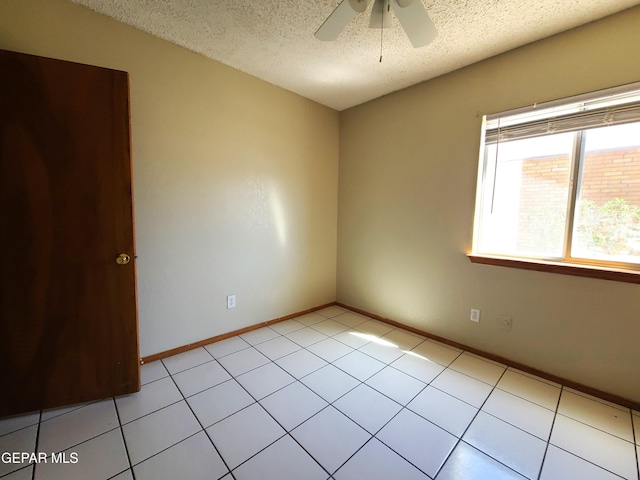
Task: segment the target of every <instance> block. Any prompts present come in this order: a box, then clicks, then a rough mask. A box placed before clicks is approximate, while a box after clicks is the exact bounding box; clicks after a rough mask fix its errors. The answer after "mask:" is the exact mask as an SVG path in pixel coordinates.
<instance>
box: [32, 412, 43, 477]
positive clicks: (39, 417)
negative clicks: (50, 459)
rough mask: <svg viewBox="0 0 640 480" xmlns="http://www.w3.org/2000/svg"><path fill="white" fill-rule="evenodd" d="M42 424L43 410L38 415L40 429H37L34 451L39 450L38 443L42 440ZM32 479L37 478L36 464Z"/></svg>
mask: <svg viewBox="0 0 640 480" xmlns="http://www.w3.org/2000/svg"><path fill="white" fill-rule="evenodd" d="M41 425H42V410H40V413H39V415H38V430H37V431H36V442H35V444H34V445H33V451H34V453H35V452H37V451H38V443H39V442H40V426H41ZM31 480H36V465H34V466H33V470H32V471H31Z"/></svg>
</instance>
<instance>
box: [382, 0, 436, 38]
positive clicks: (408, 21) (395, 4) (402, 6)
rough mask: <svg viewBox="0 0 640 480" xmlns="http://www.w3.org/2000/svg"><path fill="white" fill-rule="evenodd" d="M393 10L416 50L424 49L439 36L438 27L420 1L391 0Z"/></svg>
mask: <svg viewBox="0 0 640 480" xmlns="http://www.w3.org/2000/svg"><path fill="white" fill-rule="evenodd" d="M391 8H392V9H393V13H395V14H396V17H398V20H399V21H400V25H402V28H404V31H405V32H406V33H407V37H409V40H410V41H411V44H412V45H413V46H414V48H420V47H424V46H425V45H428V44H429V43H431V41H432V40H433V39H434V38H436V36H438V31H437V30H436V26H435V25H434V24H433V22H432V21H431V18H429V14H428V13H427V11H426V10H425V9H424V7H423V6H422V2H421V1H420V0H413V1H408V0H391Z"/></svg>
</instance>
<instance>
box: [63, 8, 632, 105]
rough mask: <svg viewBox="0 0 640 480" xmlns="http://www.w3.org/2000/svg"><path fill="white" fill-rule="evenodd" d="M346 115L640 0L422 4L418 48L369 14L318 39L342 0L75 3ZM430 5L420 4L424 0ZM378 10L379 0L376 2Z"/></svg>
mask: <svg viewBox="0 0 640 480" xmlns="http://www.w3.org/2000/svg"><path fill="white" fill-rule="evenodd" d="M71 1H73V2H74V3H78V4H81V5H85V6H87V7H89V8H90V9H92V10H95V11H97V12H100V13H103V14H105V15H108V16H110V17H113V18H114V19H116V20H119V21H121V22H123V23H126V24H129V25H131V26H134V27H136V28H139V29H140V30H143V31H145V32H148V33H150V34H152V35H155V36H157V37H160V38H163V39H165V40H168V41H170V42H173V43H175V44H178V45H181V46H182V47H185V48H187V49H189V50H192V51H194V52H198V53H201V54H202V55H205V56H207V57H209V58H212V59H214V60H217V61H219V62H221V63H224V64H226V65H229V66H231V67H234V68H236V69H238V70H241V71H243V72H246V73H248V74H250V75H253V76H255V77H258V78H260V79H262V80H265V81H267V82H269V83H271V84H274V85H277V86H280V87H282V88H285V89H287V90H290V91H292V92H295V93H297V94H299V95H302V96H304V97H307V98H309V99H311V100H315V101H316V102H319V103H321V104H323V105H327V106H329V107H332V108H334V109H336V110H344V109H346V108H349V107H352V106H354V105H358V104H360V103H363V102H366V101H368V100H372V99H374V98H377V97H380V96H383V95H385V94H388V93H391V92H394V91H396V90H400V89H402V88H405V87H408V86H410V85H414V84H416V83H419V82H422V81H424V80H428V79H430V78H433V77H437V76H439V75H442V74H444V73H447V72H450V71H453V70H456V69H458V68H460V67H463V66H465V65H469V64H472V63H475V62H478V61H480V60H483V59H485V58H488V57H491V56H494V55H496V54H499V53H502V52H505V51H508V50H511V49H513V48H516V47H519V46H521V45H525V44H527V43H530V42H533V41H535V40H539V39H541V38H545V37H548V36H550V35H553V34H556V33H559V32H562V31H564V30H568V29H571V28H574V27H577V26H579V25H582V24H585V23H588V22H591V21H594V20H597V19H599V18H602V17H605V16H607V15H611V14H613V13H616V12H619V11H621V10H624V9H627V8H630V7H632V6H635V5H638V4H640V1H639V0H422V2H423V5H424V6H425V7H426V9H427V11H428V12H429V15H430V17H431V19H432V20H433V22H434V24H435V26H436V28H437V30H438V37H437V38H436V39H435V40H434V41H433V42H432V43H431V44H430V45H428V46H426V47H422V48H419V49H414V48H413V47H412V45H411V43H410V42H409V39H408V38H407V36H406V34H405V33H404V30H403V29H402V27H401V26H400V24H399V23H398V21H397V19H396V18H395V17H394V18H393V25H392V27H391V28H389V29H385V30H384V32H383V35H382V49H383V50H382V55H383V57H382V63H380V62H379V57H380V33H381V32H380V30H379V29H370V28H368V22H369V14H370V11H371V8H372V6H370V7H369V10H368V11H367V12H365V13H363V14H359V15H358V16H357V17H356V18H355V19H354V21H353V22H352V23H351V24H350V25H349V26H347V28H346V29H345V31H344V32H343V33H342V34H341V35H340V36H339V37H338V39H337V40H336V41H335V42H321V41H319V40H317V39H316V38H315V37H314V36H313V34H314V32H315V31H316V30H317V29H318V27H319V26H320V25H322V22H323V21H324V20H325V19H326V18H327V17H328V16H329V15H330V14H331V12H332V11H333V10H334V8H335V7H336V6H337V5H338V4H339V3H340V0H277V1H265V0H253V1H252V0H125V1H122V0H71ZM416 1H420V0H416ZM372 4H373V2H372Z"/></svg>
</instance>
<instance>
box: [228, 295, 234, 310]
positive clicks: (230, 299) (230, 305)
mask: <svg viewBox="0 0 640 480" xmlns="http://www.w3.org/2000/svg"><path fill="white" fill-rule="evenodd" d="M229 308H236V296H235V295H228V296H227V309H229Z"/></svg>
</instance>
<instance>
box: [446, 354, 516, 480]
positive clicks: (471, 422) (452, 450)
mask: <svg viewBox="0 0 640 480" xmlns="http://www.w3.org/2000/svg"><path fill="white" fill-rule="evenodd" d="M463 353H464V350H463V351H462V352H461V353H460V355H462V354H463ZM460 355H458V357H456V359H457V358H459V357H460ZM454 362H455V360H454ZM451 363H453V362H451ZM447 368H448V367H447ZM445 370H446V368H445ZM506 371H507V369H506V368H505V369H504V370H503V371H502V374H501V375H500V378H498V380H497V381H496V384H495V385H494V386H493V388H492V389H491V391H490V392H489V394H488V395H487V398H485V399H484V401H483V402H482V404H481V405H480V407H478V410H477V411H476V413H475V415H474V416H473V418H472V419H471V421H470V422H469V424H468V425H467V427H466V428H465V429H464V431H463V432H462V434H461V435H460V436H459V437H457V438H458V441H457V442H456V443H455V445H454V446H453V448H452V449H451V451H450V452H449V455H447V457H446V458H445V459H444V461H443V462H442V465H440V468H438V471H437V472H436V474H435V475H434V478H436V477H437V476H438V475H439V474H440V472H441V471H442V469H443V468H444V466H445V465H446V463H447V461H448V460H449V458H450V457H451V454H453V452H454V450H455V449H456V448H458V445H460V443H461V442H462V441H463V440H462V437H464V436H465V434H466V433H467V431H468V430H469V428H471V425H472V424H473V422H474V421H475V420H476V418H477V417H478V415H479V414H480V412H481V411H482V407H484V405H485V403H487V400H489V397H490V396H491V394H492V393H493V391H494V390H495V389H496V385H498V383H500V380H502V377H504V374H505V372H506ZM442 372H444V370H443V371H442ZM442 372H440V373H442ZM463 375H464V374H463ZM436 378H437V377H436ZM470 378H471V377H470ZM434 380H435V378H434ZM434 388H435V387H434ZM445 393H447V392H445ZM454 398H457V397H454ZM465 403H466V402H465ZM472 406H473V405H472ZM445 431H446V430H445ZM464 443H467V442H464ZM468 445H469V444H468ZM471 447H473V445H471ZM473 448H475V447H473ZM476 450H478V451H479V452H481V453H483V454H484V455H487V456H488V457H489V458H491V459H493V460H495V461H496V462H498V463H500V464H502V465H504V463H502V462H500V461H499V460H498V459H496V458H493V457H492V456H491V455H489V454H488V453H486V452H483V451H482V450H480V449H478V448H476ZM505 467H507V468H509V469H510V470H513V469H512V468H511V467H509V466H507V465H505ZM513 471H514V472H515V470H513ZM517 473H519V472H517Z"/></svg>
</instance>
